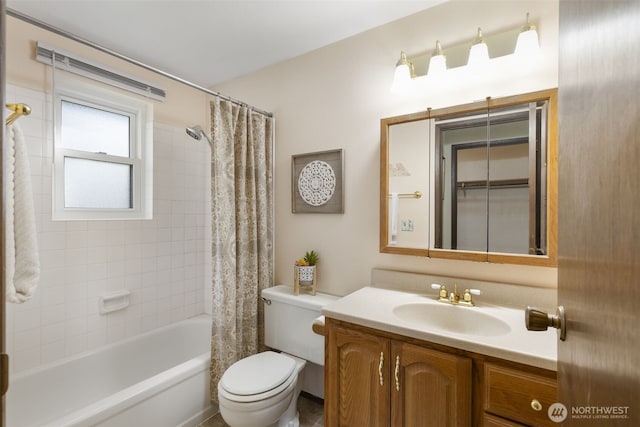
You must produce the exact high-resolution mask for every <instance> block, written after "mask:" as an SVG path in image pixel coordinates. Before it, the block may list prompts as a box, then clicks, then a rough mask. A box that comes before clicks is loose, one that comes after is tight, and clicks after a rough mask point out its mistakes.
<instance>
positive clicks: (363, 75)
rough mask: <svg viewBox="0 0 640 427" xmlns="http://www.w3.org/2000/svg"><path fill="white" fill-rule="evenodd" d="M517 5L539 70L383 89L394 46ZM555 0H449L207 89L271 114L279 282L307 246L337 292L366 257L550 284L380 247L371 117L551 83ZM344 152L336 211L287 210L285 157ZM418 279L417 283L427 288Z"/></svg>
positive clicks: (426, 42) (469, 32) (532, 274)
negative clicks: (527, 22)
mask: <svg viewBox="0 0 640 427" xmlns="http://www.w3.org/2000/svg"><path fill="white" fill-rule="evenodd" d="M526 12H530V13H531V20H532V22H534V23H536V24H537V26H538V31H539V34H540V41H541V46H542V48H543V50H544V54H545V57H544V60H545V63H544V65H545V69H546V72H545V73H544V75H541V76H539V77H538V78H536V79H533V78H527V79H524V80H513V79H505V80H503V81H500V82H499V83H497V84H493V85H491V86H490V87H489V86H485V87H478V88H476V89H475V90H469V89H466V90H463V91H460V90H458V91H456V89H455V88H451V89H450V90H448V91H442V92H440V93H425V94H418V95H414V96H400V95H393V94H392V93H391V92H390V90H389V88H390V85H391V78H392V76H393V65H394V64H395V62H396V61H397V58H398V56H399V53H400V50H406V51H407V53H408V54H409V56H411V55H417V54H423V53H426V52H429V51H431V50H432V46H433V45H434V43H435V40H436V39H439V40H440V41H441V42H442V43H443V45H444V46H445V48H446V45H447V44H449V45H457V44H460V43H464V42H470V41H471V40H472V38H473V36H474V34H475V29H476V27H477V26H479V25H480V26H482V28H483V30H484V32H485V34H487V35H488V34H490V33H491V32H500V31H505V30H509V29H513V28H517V27H519V26H521V25H522V24H523V20H524V18H525V15H526ZM557 39H558V2H557V1H503V2H496V1H453V2H449V3H446V4H443V5H440V6H438V7H436V8H434V9H431V10H427V11H424V12H421V13H419V14H416V15H413V16H410V17H408V18H405V19H403V20H400V21H396V22H394V23H391V24H388V25H385V26H382V27H378V28H376V29H374V30H371V31H368V32H365V33H362V34H360V35H358V36H355V37H352V38H349V39H347V40H344V41H342V42H339V43H336V44H334V45H331V46H328V47H325V48H322V49H318V50H316V51H314V52H311V53H309V54H307V55H304V56H301V57H298V58H294V59H291V60H289V61H286V62H283V63H280V64H277V65H274V66H271V67H268V68H266V69H264V70H261V71H259V72H256V73H253V74H250V75H248V76H245V77H243V78H239V79H236V80H234V81H230V82H226V83H225V84H220V85H218V86H217V87H216V88H215V89H216V90H219V91H221V92H222V93H225V94H227V95H229V96H233V97H235V98H239V99H242V100H244V101H246V102H249V103H251V104H253V105H255V106H257V107H259V108H263V109H266V110H270V111H273V113H274V114H275V117H276V166H275V169H276V175H275V205H276V227H277V228H276V282H277V283H281V284H288V285H291V284H292V280H293V272H292V265H293V262H294V260H296V259H297V258H300V256H301V255H303V254H304V251H306V250H310V249H315V250H316V251H318V252H319V254H320V257H321V261H320V267H319V289H320V290H322V291H324V292H328V293H332V294H337V295H344V294H347V293H349V292H351V291H353V290H356V289H358V288H360V287H362V286H364V285H366V284H367V283H369V281H370V279H369V275H370V270H371V268H373V267H385V268H392V269H400V270H408V271H419V272H429V273H432V274H444V275H453V276H461V277H470V278H476V279H482V280H495V281H505V282H511V283H518V284H531V285H539V286H545V287H554V286H555V284H556V277H557V275H556V269H554V268H540V267H523V266H510V265H497V264H486V263H473V262H460V261H451V260H436V259H428V258H420V257H412V256H399V255H389V254H381V253H379V251H378V243H379V242H378V238H379V237H378V226H379V223H378V222H379V214H378V203H379V202H378V197H379V195H378V188H379V178H378V173H379V120H380V118H382V117H389V116H394V115H399V114H405V113H409V112H414V111H419V110H424V109H426V108H427V107H433V108H437V107H441V106H446V105H455V104H458V103H463V102H470V101H473V100H477V99H484V97H485V96H493V97H496V96H504V95H507V94H508V93H509V92H511V93H518V92H528V91H532V90H538V89H546V88H551V87H557V55H558V48H557ZM335 148H344V150H345V175H344V176H345V213H344V214H335V215H333V214H332V215H320V214H292V213H291V165H290V162H291V156H292V155H294V154H300V153H307V152H313V151H320V150H328V149H335ZM426 286H427V284H425V288H426Z"/></svg>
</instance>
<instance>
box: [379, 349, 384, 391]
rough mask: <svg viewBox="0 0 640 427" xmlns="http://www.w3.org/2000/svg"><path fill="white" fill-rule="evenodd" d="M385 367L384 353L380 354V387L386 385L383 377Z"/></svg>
mask: <svg viewBox="0 0 640 427" xmlns="http://www.w3.org/2000/svg"><path fill="white" fill-rule="evenodd" d="M383 366H384V352H382V351H381V352H380V364H378V376H379V377H380V385H384V377H383V376H382V367H383Z"/></svg>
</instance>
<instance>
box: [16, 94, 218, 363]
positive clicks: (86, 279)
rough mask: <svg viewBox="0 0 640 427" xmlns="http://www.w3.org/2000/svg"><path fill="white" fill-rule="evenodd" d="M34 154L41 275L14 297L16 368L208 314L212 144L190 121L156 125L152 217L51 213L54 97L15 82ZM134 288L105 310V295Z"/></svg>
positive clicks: (32, 176)
mask: <svg viewBox="0 0 640 427" xmlns="http://www.w3.org/2000/svg"><path fill="white" fill-rule="evenodd" d="M7 102H24V103H27V104H29V105H30V106H31V108H32V113H31V115H30V116H28V117H23V118H21V119H20V120H19V124H20V126H21V128H22V130H23V133H24V134H25V139H26V142H27V145H28V150H29V155H30V158H31V178H32V184H33V193H34V194H33V196H34V202H35V209H36V222H37V228H38V244H39V251H40V263H41V278H40V284H39V287H38V290H37V292H36V294H35V296H34V297H33V298H32V299H31V300H30V301H28V302H26V303H24V304H7V348H8V351H9V355H10V360H11V370H12V372H18V371H23V370H26V369H30V368H35V367H37V366H39V365H42V364H46V363H49V362H52V361H55V360H58V359H61V358H64V357H67V356H71V355H75V354H78V353H81V352H84V351H87V350H91V349H93V348H96V347H99V346H102V345H105V344H108V343H111V342H114V341H118V340H121V339H123V338H126V337H130V336H132V335H136V334H139V333H141V332H144V331H147V330H149V329H153V328H157V327H159V326H162V325H165V324H167V323H171V322H176V321H179V320H182V319H185V318H187V317H191V316H194V315H197V314H200V313H202V312H204V311H205V308H206V307H209V302H205V297H206V296H208V295H209V292H208V286H209V285H208V284H209V283H210V274H211V273H210V270H211V267H210V265H211V263H210V246H211V245H210V240H211V239H210V237H209V236H210V225H209V197H210V196H209V188H210V186H209V181H210V179H209V176H210V166H209V162H208V159H209V146H208V144H206V143H204V144H203V143H202V142H197V141H195V140H193V139H192V138H190V137H188V136H187V135H186V133H185V131H184V128H176V127H171V126H167V125H162V124H156V125H155V126H154V209H153V211H154V213H153V219H152V220H145V221H65V222H62V221H55V222H54V221H51V184H52V183H51V171H52V167H51V159H52V152H53V149H52V146H53V141H52V137H51V135H52V124H51V113H50V111H51V109H50V97H48V96H46V95H45V94H44V93H40V92H36V91H33V90H29V89H25V88H20V87H17V86H12V85H8V87H7ZM121 289H128V290H129V291H131V305H130V306H129V307H128V308H126V309H125V310H122V311H118V312H114V313H110V314H106V315H101V314H99V312H98V296H99V295H100V294H102V293H105V292H111V291H116V290H121Z"/></svg>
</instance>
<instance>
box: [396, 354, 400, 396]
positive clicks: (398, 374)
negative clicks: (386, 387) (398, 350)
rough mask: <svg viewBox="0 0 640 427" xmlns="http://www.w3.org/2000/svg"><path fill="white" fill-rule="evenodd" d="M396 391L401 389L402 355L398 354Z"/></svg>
mask: <svg viewBox="0 0 640 427" xmlns="http://www.w3.org/2000/svg"><path fill="white" fill-rule="evenodd" d="M396 391H400V356H396Z"/></svg>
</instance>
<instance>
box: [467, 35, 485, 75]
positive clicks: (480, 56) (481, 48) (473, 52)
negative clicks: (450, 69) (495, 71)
mask: <svg viewBox="0 0 640 427" xmlns="http://www.w3.org/2000/svg"><path fill="white" fill-rule="evenodd" d="M488 62H489V48H488V47H487V43H486V42H485V41H484V38H483V37H482V30H481V29H480V27H478V32H477V34H476V38H475V40H474V41H473V45H471V49H470V50H469V61H468V62H467V65H469V66H470V67H482V66H484V65H486V64H487V63H488Z"/></svg>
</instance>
